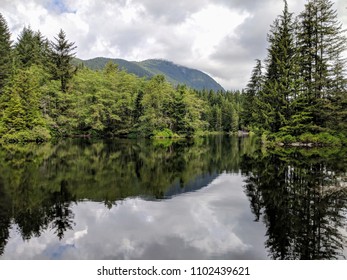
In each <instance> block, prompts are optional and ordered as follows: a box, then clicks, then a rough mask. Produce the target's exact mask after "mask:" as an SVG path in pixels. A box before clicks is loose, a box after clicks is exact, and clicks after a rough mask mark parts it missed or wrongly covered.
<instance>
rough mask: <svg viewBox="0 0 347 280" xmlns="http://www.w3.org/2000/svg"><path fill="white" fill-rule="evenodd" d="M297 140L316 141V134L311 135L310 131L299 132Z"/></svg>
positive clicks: (304, 141) (303, 141)
mask: <svg viewBox="0 0 347 280" xmlns="http://www.w3.org/2000/svg"><path fill="white" fill-rule="evenodd" d="M298 139H299V141H300V142H302V143H304V144H308V143H317V139H316V136H315V135H313V134H312V133H308V132H307V133H304V134H301V135H300V136H299V137H298Z"/></svg>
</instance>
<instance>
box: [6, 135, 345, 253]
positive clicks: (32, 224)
mask: <svg viewBox="0 0 347 280" xmlns="http://www.w3.org/2000/svg"><path fill="white" fill-rule="evenodd" d="M346 155H347V152H346V151H345V150H343V149H340V148H338V149H322V148H321V149H276V150H272V151H269V150H265V149H262V148H261V147H259V146H257V145H256V144H255V141H254V139H252V138H244V139H242V138H228V137H211V138H204V139H198V140H194V141H189V142H188V141H178V142H171V141H169V140H167V141H150V140H113V141H92V140H81V139H77V140H66V141H60V142H58V143H56V144H54V143H46V144H42V145H34V144H32V145H24V146H20V145H8V146H3V147H1V148H0V259H343V258H346V257H347V191H346V188H347V176H346V174H347V173H346V172H347V156H346Z"/></svg>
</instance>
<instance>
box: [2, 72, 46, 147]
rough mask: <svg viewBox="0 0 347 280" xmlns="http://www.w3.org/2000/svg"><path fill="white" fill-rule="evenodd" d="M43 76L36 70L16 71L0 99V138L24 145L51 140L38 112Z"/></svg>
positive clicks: (40, 113)
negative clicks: (28, 142) (23, 143)
mask: <svg viewBox="0 0 347 280" xmlns="http://www.w3.org/2000/svg"><path fill="white" fill-rule="evenodd" d="M45 79H46V76H45V74H44V72H43V70H42V69H41V68H39V67H37V66H32V67H30V68H29V69H23V70H19V71H17V73H16V74H15V75H13V76H12V79H11V80H10V82H9V85H8V86H7V88H6V89H5V92H4V94H3V95H2V96H1V100H0V101H1V102H0V104H1V105H0V107H1V109H2V110H1V111H2V113H1V114H0V117H1V118H0V137H2V139H3V140H4V141H10V142H25V141H42V140H48V139H50V134H49V131H48V129H47V127H46V122H45V120H44V117H43V115H42V112H41V110H40V99H41V94H42V91H41V85H42V83H44V80H45Z"/></svg>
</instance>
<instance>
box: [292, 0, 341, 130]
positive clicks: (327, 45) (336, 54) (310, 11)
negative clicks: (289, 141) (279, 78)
mask: <svg viewBox="0 0 347 280" xmlns="http://www.w3.org/2000/svg"><path fill="white" fill-rule="evenodd" d="M299 18H300V20H301V21H300V24H299V31H298V43H299V50H300V59H299V61H300V72H301V76H302V86H301V94H302V99H305V101H306V104H305V107H306V108H308V113H309V114H310V117H311V119H312V122H311V126H310V130H311V131H312V132H320V131H324V130H326V129H327V128H328V127H330V126H332V125H337V124H338V122H339V120H338V119H337V118H335V116H336V113H338V111H339V110H340V109H341V108H340V106H339V104H338V100H339V99H341V98H342V97H343V95H345V94H346V91H345V88H346V79H345V78H344V77H345V75H344V73H343V72H344V70H345V67H346V63H345V61H344V60H343V56H342V53H343V52H344V51H345V50H346V38H345V37H344V35H343V29H342V25H341V23H340V22H338V20H337V12H336V10H334V9H333V2H332V1H330V0H310V1H309V2H308V3H307V4H306V5H305V10H304V11H303V12H302V13H301V14H300V16H299ZM342 99H343V98H342ZM334 118H335V119H334Z"/></svg>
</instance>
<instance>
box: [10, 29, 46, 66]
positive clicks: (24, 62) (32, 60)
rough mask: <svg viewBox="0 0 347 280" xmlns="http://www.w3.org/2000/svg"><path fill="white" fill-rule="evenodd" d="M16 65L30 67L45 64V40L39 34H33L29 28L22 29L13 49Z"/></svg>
mask: <svg viewBox="0 0 347 280" xmlns="http://www.w3.org/2000/svg"><path fill="white" fill-rule="evenodd" d="M14 52H15V57H16V64H17V65H18V66H19V67H21V68H23V67H30V66H32V65H33V64H36V65H44V64H45V63H46V61H47V60H46V59H45V58H46V57H47V55H46V52H47V50H46V47H45V40H44V38H43V37H42V35H41V33H39V32H34V31H33V30H32V29H31V28H30V27H24V28H23V30H22V32H21V33H20V34H19V37H18V40H17V42H16V44H15V48H14Z"/></svg>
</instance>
